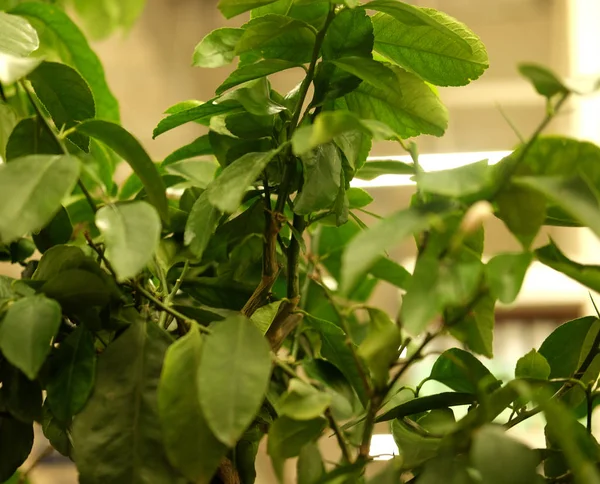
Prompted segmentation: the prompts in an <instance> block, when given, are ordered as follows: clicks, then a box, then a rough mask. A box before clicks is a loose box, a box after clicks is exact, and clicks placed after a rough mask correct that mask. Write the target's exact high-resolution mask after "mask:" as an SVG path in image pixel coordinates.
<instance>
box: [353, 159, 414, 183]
mask: <svg viewBox="0 0 600 484" xmlns="http://www.w3.org/2000/svg"><path fill="white" fill-rule="evenodd" d="M414 174H415V168H414V166H413V165H412V164H408V163H403V162H402V161H394V160H381V161H379V160H377V161H368V162H367V163H365V164H364V165H363V166H362V168H361V169H360V170H358V171H357V172H356V174H355V175H354V178H360V179H361V180H373V179H375V178H377V177H378V176H382V175H414Z"/></svg>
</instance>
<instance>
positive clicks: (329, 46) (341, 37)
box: [322, 9, 373, 60]
mask: <svg viewBox="0 0 600 484" xmlns="http://www.w3.org/2000/svg"><path fill="white" fill-rule="evenodd" d="M372 50H373V25H372V24H371V19H370V18H369V16H368V15H367V14H366V12H365V11H364V10H360V9H344V10H342V11H340V12H339V13H338V14H337V15H336V16H335V18H334V19H333V21H332V22H331V24H330V25H329V28H328V29H327V33H326V34H325V38H324V40H323V47H322V52H323V59H324V60H332V59H340V58H343V57H351V56H356V57H362V58H363V59H371V57H372V54H371V52H372Z"/></svg>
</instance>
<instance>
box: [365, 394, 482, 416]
mask: <svg viewBox="0 0 600 484" xmlns="http://www.w3.org/2000/svg"><path fill="white" fill-rule="evenodd" d="M475 400H476V397H475V395H473V394H472V393H457V392H444V393H437V394H435V395H429V396H426V397H418V398H412V399H410V400H408V401H406V402H402V403H401V404H400V405H397V406H395V407H393V408H390V409H389V410H387V411H385V412H384V413H382V414H381V415H379V416H378V417H377V419H376V422H387V421H389V420H393V419H400V420H401V419H403V418H404V417H408V416H409V415H415V414H420V413H423V412H428V411H430V410H438V409H444V408H449V407H454V406H459V405H470V404H471V403H473V402H474V401H475ZM386 406H387V404H386Z"/></svg>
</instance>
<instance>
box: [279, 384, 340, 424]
mask: <svg viewBox="0 0 600 484" xmlns="http://www.w3.org/2000/svg"><path fill="white" fill-rule="evenodd" d="M330 405H331V395H330V394H329V393H325V392H320V391H319V390H317V389H316V388H314V387H313V386H312V385H310V384H308V383H305V382H303V381H302V380H300V379H298V378H292V379H291V380H290V383H289V387H288V390H287V392H286V393H284V394H283V395H282V396H281V398H280V399H279V401H278V402H277V405H276V408H277V413H278V414H279V415H280V416H285V417H289V418H291V419H294V420H312V419H315V418H317V417H320V416H322V415H323V413H324V412H325V410H327V408H328V407H329V406H330Z"/></svg>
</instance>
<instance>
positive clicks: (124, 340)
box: [73, 318, 181, 484]
mask: <svg viewBox="0 0 600 484" xmlns="http://www.w3.org/2000/svg"><path fill="white" fill-rule="evenodd" d="M140 319H141V318H139V319H138V320H136V321H134V322H132V324H131V325H130V326H129V328H128V329H126V330H125V331H124V332H123V333H122V334H121V335H120V336H119V337H118V338H117V339H116V340H115V341H114V342H112V343H111V344H110V345H109V346H108V348H107V349H106V350H105V351H104V352H103V353H102V355H101V356H100V358H99V359H98V367H97V368H98V369H97V372H96V384H95V386H94V390H93V393H92V396H91V397H90V399H89V401H88V403H87V405H86V406H85V408H84V409H83V411H82V412H81V413H80V414H78V415H77V416H76V417H75V420H74V422H73V447H74V448H75V449H76V451H77V469H78V471H79V475H80V479H81V481H82V482H86V483H89V484H100V483H106V482H115V483H116V482H122V483H125V482H127V483H131V482H140V483H141V482H153V483H165V484H167V483H169V484H171V483H177V484H180V483H181V479H180V478H178V476H177V474H176V473H175V472H174V470H173V469H172V468H171V467H170V465H169V463H168V461H167V457H166V455H165V453H164V450H163V439H162V431H161V425H160V420H159V415H158V402H157V396H156V393H157V388H158V383H159V378H160V372H161V369H162V364H163V358H164V355H165V352H166V351H167V348H168V346H169V345H170V344H171V338H170V337H169V336H168V335H167V334H166V333H165V332H164V331H162V330H161V329H160V328H159V327H158V326H157V325H156V324H154V323H152V322H145V321H143V320H140Z"/></svg>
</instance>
